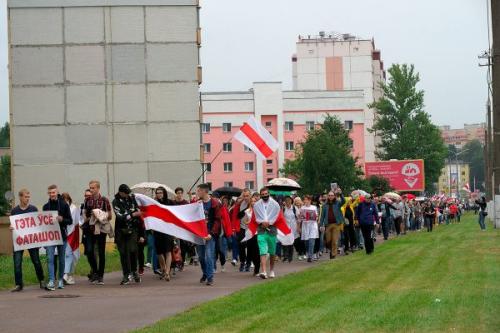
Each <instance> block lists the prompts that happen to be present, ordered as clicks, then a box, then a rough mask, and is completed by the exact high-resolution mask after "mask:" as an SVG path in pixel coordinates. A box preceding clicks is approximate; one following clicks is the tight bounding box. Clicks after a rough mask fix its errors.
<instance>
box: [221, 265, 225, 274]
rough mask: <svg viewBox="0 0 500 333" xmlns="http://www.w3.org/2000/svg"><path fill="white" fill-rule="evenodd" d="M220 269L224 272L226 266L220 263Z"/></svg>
mask: <svg viewBox="0 0 500 333" xmlns="http://www.w3.org/2000/svg"><path fill="white" fill-rule="evenodd" d="M220 271H221V272H222V273H224V272H225V271H226V267H224V265H221V266H220Z"/></svg>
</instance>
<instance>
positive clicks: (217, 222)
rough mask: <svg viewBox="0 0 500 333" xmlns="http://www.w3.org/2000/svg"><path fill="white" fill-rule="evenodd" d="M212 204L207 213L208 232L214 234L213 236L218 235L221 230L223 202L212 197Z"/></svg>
mask: <svg viewBox="0 0 500 333" xmlns="http://www.w3.org/2000/svg"><path fill="white" fill-rule="evenodd" d="M210 200H211V202H212V205H211V207H210V209H209V211H208V215H207V229H208V233H209V234H210V235H212V237H218V236H219V234H220V230H221V223H222V222H221V221H222V215H221V204H220V202H219V200H217V199H215V198H212V199H210Z"/></svg>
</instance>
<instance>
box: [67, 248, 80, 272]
mask: <svg viewBox="0 0 500 333" xmlns="http://www.w3.org/2000/svg"><path fill="white" fill-rule="evenodd" d="M64 259H65V260H64V274H74V273H75V269H76V263H77V262H78V259H80V250H79V249H77V250H76V251H73V249H72V248H71V246H70V245H69V244H66V253H65V257H64Z"/></svg>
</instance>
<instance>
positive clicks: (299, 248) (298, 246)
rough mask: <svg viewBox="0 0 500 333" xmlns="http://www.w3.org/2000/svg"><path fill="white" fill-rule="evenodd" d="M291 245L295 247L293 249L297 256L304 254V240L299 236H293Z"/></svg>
mask: <svg viewBox="0 0 500 333" xmlns="http://www.w3.org/2000/svg"><path fill="white" fill-rule="evenodd" d="M293 246H294V247H295V251H296V252H297V253H298V255H299V256H303V255H305V254H306V246H305V244H304V242H303V241H302V240H301V239H300V237H297V238H295V240H294V241H293Z"/></svg>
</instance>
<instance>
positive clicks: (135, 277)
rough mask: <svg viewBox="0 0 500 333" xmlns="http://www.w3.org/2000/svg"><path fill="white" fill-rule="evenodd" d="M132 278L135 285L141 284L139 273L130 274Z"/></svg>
mask: <svg viewBox="0 0 500 333" xmlns="http://www.w3.org/2000/svg"><path fill="white" fill-rule="evenodd" d="M132 276H133V277H134V281H135V283H141V277H140V273H139V274H137V272H134V273H132Z"/></svg>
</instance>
